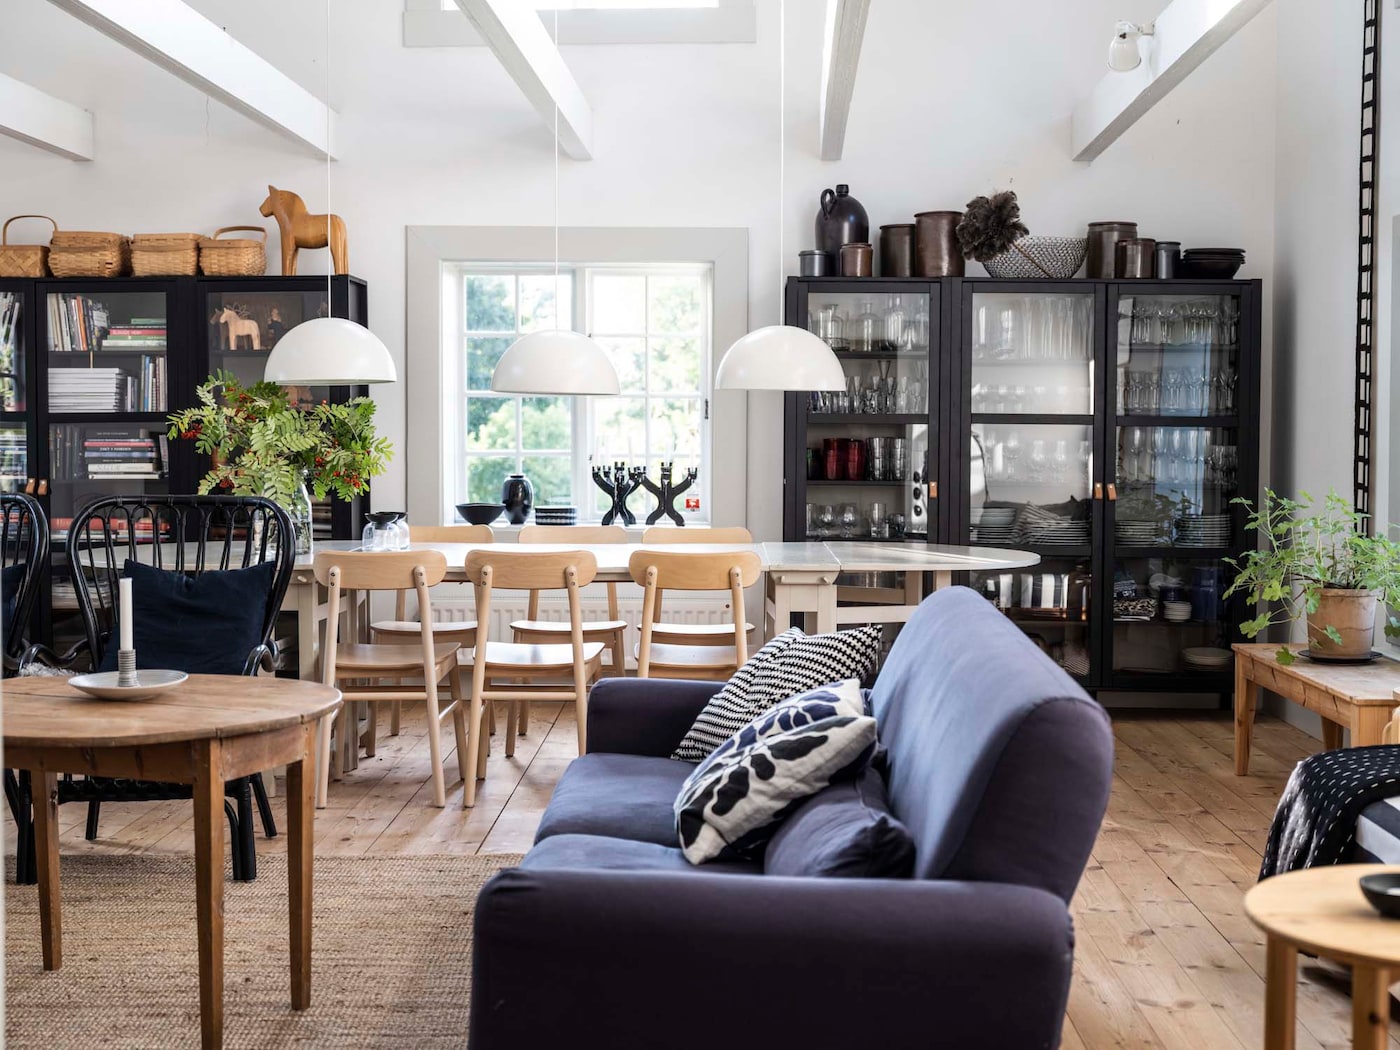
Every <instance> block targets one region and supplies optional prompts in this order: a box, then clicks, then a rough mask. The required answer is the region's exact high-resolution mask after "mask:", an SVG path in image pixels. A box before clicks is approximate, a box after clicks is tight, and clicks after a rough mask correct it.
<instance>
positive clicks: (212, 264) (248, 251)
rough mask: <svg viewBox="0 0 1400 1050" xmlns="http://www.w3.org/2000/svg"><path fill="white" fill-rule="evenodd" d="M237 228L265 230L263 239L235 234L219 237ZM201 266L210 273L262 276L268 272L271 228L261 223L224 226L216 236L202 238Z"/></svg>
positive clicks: (200, 267) (205, 272)
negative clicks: (269, 233)
mask: <svg viewBox="0 0 1400 1050" xmlns="http://www.w3.org/2000/svg"><path fill="white" fill-rule="evenodd" d="M234 230H243V231H246V232H251V233H260V234H262V240H260V241H255V240H251V239H249V238H246V237H231V238H229V239H228V240H223V241H221V240H219V239H218V238H219V235H220V234H224V233H230V232H232V231H234ZM199 269H200V272H201V273H203V274H205V275H206V276H209V277H261V276H262V275H263V274H264V273H266V272H267V230H265V229H263V228H262V227H261V226H224V227H222V228H220V229H217V230H215V231H214V236H213V237H204V238H201V240H200V242H199Z"/></svg>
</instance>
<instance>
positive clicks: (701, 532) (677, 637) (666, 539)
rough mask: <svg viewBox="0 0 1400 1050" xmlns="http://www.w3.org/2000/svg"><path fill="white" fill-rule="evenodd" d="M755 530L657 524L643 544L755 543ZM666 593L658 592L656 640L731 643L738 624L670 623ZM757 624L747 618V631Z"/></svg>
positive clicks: (674, 643) (675, 642)
mask: <svg viewBox="0 0 1400 1050" xmlns="http://www.w3.org/2000/svg"><path fill="white" fill-rule="evenodd" d="M752 542H753V533H751V532H749V530H748V529H746V528H743V527H742V526H738V525H735V526H725V527H716V528H707V527H699V526H697V527H691V526H685V527H684V528H682V527H679V526H676V525H653V526H651V527H650V528H649V529H647V530H646V531H645V532H643V533H642V543H643V544H649V545H650V544H681V543H697V544H698V543H724V544H737V543H752ZM661 598H662V595H661V591H660V590H659V589H658V590H657V592H656V611H655V617H656V619H655V622H653V623H652V627H651V630H652V640H653V641H654V642H660V643H662V644H664V645H699V646H715V645H726V644H728V639H729V636H730V635H731V634H732V633H733V631H734V628H733V626H732V625H730V624H727V623H669V622H667V621H665V620H663V619H662V613H661V608H662V601H661ZM753 629H754V628H753V624H751V623H748V622H745V624H744V631H745V633H746V634H752V633H753ZM739 662H740V663H743V661H742V660H740V661H739Z"/></svg>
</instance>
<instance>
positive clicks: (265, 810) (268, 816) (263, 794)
mask: <svg viewBox="0 0 1400 1050" xmlns="http://www.w3.org/2000/svg"><path fill="white" fill-rule="evenodd" d="M248 780H249V781H250V782H251V783H252V785H253V801H254V802H256V803H257V804H258V817H259V818H260V819H261V820H262V826H263V834H264V835H266V836H267V837H268V838H270V839H275V838H276V837H277V819H276V818H275V817H274V816H273V815H272V803H271V802H269V801H268V800H267V785H265V784H264V783H263V778H262V774H261V773H254V774H253V775H252V776H251V777H249V778H248Z"/></svg>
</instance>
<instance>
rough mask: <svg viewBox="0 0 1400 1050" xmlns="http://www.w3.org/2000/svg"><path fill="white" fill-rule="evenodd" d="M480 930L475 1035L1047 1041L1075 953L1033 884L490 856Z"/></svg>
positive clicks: (488, 1044) (988, 1049) (522, 1044)
mask: <svg viewBox="0 0 1400 1050" xmlns="http://www.w3.org/2000/svg"><path fill="white" fill-rule="evenodd" d="M474 936H475V943H474V945H473V949H472V951H473V961H472V997H471V1029H470V1031H471V1040H470V1046H471V1047H472V1048H473V1050H496V1048H498V1047H502V1048H510V1050H545V1048H555V1047H558V1046H559V1045H560V1041H561V1039H563V1037H564V1036H563V1034H564V1033H573V1034H574V1038H575V1039H579V1040H581V1041H582V1042H584V1043H587V1044H588V1045H595V1044H596V1045H608V1046H616V1047H642V1046H665V1047H667V1050H702V1048H704V1050H711V1048H713V1047H714V1046H716V1045H720V1044H723V1043H724V1042H725V1040H724V1039H723V1038H718V1039H717V1035H716V1033H717V1032H719V1031H727V1032H730V1033H734V1036H735V1040H736V1041H735V1045H743V1046H768V1047H802V1048H803V1050H826V1048H831V1050H837V1048H840V1050H848V1048H850V1047H852V1046H878V1047H882V1048H891V1050H897V1048H902V1047H911V1048H912V1047H916V1046H917V1047H927V1046H934V1045H937V1046H946V1047H958V1048H959V1050H1005V1048H1007V1047H1046V1048H1049V1047H1054V1046H1057V1045H1058V1042H1059V1037H1060V1028H1061V1025H1062V1023H1063V1019H1064V1010H1065V1004H1066V999H1067V997H1068V994H1069V980H1070V969H1071V964H1072V961H1073V954H1074V936H1073V930H1072V926H1071V923H1070V917H1069V913H1068V911H1067V910H1066V908H1065V905H1064V903H1063V902H1062V901H1061V900H1059V898H1057V897H1055V896H1054V895H1053V894H1050V893H1047V892H1045V891H1044V890H1039V889H1033V888H1031V887H1026V886H1010V885H1006V884H1001V883H971V882H931V881H918V880H910V881H903V880H898V881H896V880H871V879H798V878H777V877H773V876H762V875H752V876H751V875H734V874H728V875H725V874H716V875H704V874H699V873H687V872H664V873H663V872H621V871H581V870H575V871H565V870H548V871H532V870H523V869H514V870H511V871H506V872H502V873H501V874H499V875H497V876H495V877H494V878H493V879H492V880H491V881H490V882H489V883H487V884H486V886H485V887H484V888H483V889H482V891H481V894H480V896H479V897H478V898H477V907H476V926H475V934H474ZM717 1026H718V1027H717Z"/></svg>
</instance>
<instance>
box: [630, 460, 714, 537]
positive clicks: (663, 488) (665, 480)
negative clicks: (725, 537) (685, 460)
mask: <svg viewBox="0 0 1400 1050" xmlns="http://www.w3.org/2000/svg"><path fill="white" fill-rule="evenodd" d="M673 466H674V464H672V463H663V464H661V484H660V485H658V484H656V483H655V482H654V481H652V480H651V478H649V477H647V476H646V474H645V472H644V473H643V474H642V485H643V487H644V488H645V489H646V490H647V491H648V492H650V493H651V494H652V495H653V496H655V497H656V509H655V510H654V511H652V512H651V514H650V515H649V516H648V517H647V524H648V525H655V524H656V523H657V522H658V521H660V520H661V518H662V517H663V516H665V517H667V518H670V519H671V520H672V521H673V522H675V523H676V524H677V525H680V526H684V525H685V519H684V518H683V517H681V515H680V512H679V511H678V510H676V497H677V496H679V495H680V494H681V493H682V492H684V491H685V490H686V489H688V488H690V486H691V485H693V484H695V479H696V478H697V477H699V476H700V472H699V471H698V470H696V469H695V468H694V467H687V468H686V472H685V478H684V480H682V481H681V482H680V483H679V484H677V483H674V482H673V481H672V480H671V468H672V467H673Z"/></svg>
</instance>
